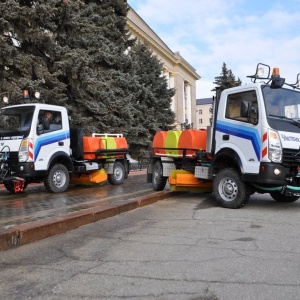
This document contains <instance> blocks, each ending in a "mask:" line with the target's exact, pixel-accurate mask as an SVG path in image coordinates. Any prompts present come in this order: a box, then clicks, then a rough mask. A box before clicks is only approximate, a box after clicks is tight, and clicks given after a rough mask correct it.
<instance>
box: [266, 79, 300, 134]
mask: <svg viewBox="0 0 300 300" xmlns="http://www.w3.org/2000/svg"><path fill="white" fill-rule="evenodd" d="M262 93H263V95H264V101H265V106H266V114H267V118H268V122H269V124H270V126H271V127H272V128H274V129H277V130H289V131H295V132H299V126H300V92H299V91H296V90H293V89H286V88H278V89H271V88H270V86H267V85H266V86H263V87H262ZM287 123H288V124H293V125H294V126H293V127H295V128H288V129H287V126H289V127H291V126H290V125H288V124H287ZM297 124H298V125H299V126H295V125H297Z"/></svg>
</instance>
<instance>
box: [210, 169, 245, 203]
mask: <svg viewBox="0 0 300 300" xmlns="http://www.w3.org/2000/svg"><path fill="white" fill-rule="evenodd" d="M213 192H214V196H215V198H216V200H217V202H218V204H219V205H220V206H223V207H226V208H240V207H242V206H244V205H245V204H246V203H247V202H248V200H249V197H250V190H249V189H248V188H247V186H246V184H245V183H244V182H243V181H242V179H241V176H240V174H239V173H238V172H237V171H236V170H235V169H232V168H229V169H223V170H221V171H220V172H219V173H218V174H217V175H216V177H215V179H214V182H213Z"/></svg>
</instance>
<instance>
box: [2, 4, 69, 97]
mask: <svg viewBox="0 0 300 300" xmlns="http://www.w3.org/2000/svg"><path fill="white" fill-rule="evenodd" d="M54 13H55V1H53V2H52V1H48V3H44V1H37V2H33V1H26V0H23V1H13V0H7V1H1V2H0V92H1V94H2V95H7V96H9V99H10V101H12V100H15V99H20V97H21V95H22V90H23V89H29V91H31V92H34V91H35V90H39V91H41V92H42V94H43V95H44V97H46V98H48V99H53V98H54V99H55V98H57V99H65V98H66V96H65V94H64V90H65V84H64V83H63V82H61V81H60V80H59V78H58V76H59V73H56V70H52V69H51V67H52V65H53V61H55V59H56V48H57V47H56V45H55V40H54V38H53V32H54V31H55V30H56V26H55V24H54V23H53V21H52V17H53V14H54Z"/></svg>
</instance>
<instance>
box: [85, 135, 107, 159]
mask: <svg viewBox="0 0 300 300" xmlns="http://www.w3.org/2000/svg"><path fill="white" fill-rule="evenodd" d="M103 148H104V145H103V142H102V140H101V138H100V137H93V136H84V137H83V153H84V155H83V158H84V159H87V160H89V159H95V158H96V151H97V150H98V149H103Z"/></svg>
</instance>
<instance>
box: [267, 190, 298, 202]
mask: <svg viewBox="0 0 300 300" xmlns="http://www.w3.org/2000/svg"><path fill="white" fill-rule="evenodd" d="M270 195H271V197H272V198H273V199H274V200H275V201H277V202H286V203H288V202H295V201H297V200H298V199H299V197H298V196H286V195H283V194H281V193H280V192H279V191H275V192H271V193H270Z"/></svg>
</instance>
